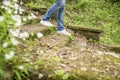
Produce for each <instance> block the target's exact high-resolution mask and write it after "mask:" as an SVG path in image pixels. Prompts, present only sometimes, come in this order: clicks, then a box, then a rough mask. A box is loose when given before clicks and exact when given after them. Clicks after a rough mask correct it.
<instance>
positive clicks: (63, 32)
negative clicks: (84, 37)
mask: <svg viewBox="0 0 120 80" xmlns="http://www.w3.org/2000/svg"><path fill="white" fill-rule="evenodd" d="M57 33H58V34H63V35H68V36H70V35H71V34H70V33H69V32H67V31H66V30H65V29H64V30H62V31H57Z"/></svg>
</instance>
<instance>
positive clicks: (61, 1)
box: [42, 0, 66, 31]
mask: <svg viewBox="0 0 120 80" xmlns="http://www.w3.org/2000/svg"><path fill="white" fill-rule="evenodd" d="M65 2H66V0H56V3H55V4H54V5H53V6H51V7H50V8H49V9H48V11H47V12H46V13H45V15H44V16H43V18H42V20H44V21H48V20H49V19H50V17H51V16H52V15H53V13H54V12H56V11H57V12H58V14H57V31H61V30H64V23H63V19H64V6H65Z"/></svg>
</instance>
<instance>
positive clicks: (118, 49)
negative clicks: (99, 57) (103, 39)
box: [104, 44, 120, 53]
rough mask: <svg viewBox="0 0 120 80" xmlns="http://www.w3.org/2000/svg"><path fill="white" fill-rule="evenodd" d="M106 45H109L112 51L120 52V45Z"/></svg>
mask: <svg viewBox="0 0 120 80" xmlns="http://www.w3.org/2000/svg"><path fill="white" fill-rule="evenodd" d="M104 46H105V47H107V48H108V49H109V50H110V51H114V52H116V53H120V46H119V45H107V44H105V45H104Z"/></svg>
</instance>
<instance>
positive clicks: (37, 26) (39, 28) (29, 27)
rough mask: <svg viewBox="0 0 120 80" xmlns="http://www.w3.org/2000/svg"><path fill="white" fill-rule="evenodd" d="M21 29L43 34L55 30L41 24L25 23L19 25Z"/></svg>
mask: <svg viewBox="0 0 120 80" xmlns="http://www.w3.org/2000/svg"><path fill="white" fill-rule="evenodd" d="M21 31H22V32H24V31H27V32H28V33H37V32H41V33H43V34H44V35H48V34H52V33H54V32H55V31H56V28H55V27H46V26H42V25H41V24H33V25H32V24H30V25H26V26H22V27H21Z"/></svg>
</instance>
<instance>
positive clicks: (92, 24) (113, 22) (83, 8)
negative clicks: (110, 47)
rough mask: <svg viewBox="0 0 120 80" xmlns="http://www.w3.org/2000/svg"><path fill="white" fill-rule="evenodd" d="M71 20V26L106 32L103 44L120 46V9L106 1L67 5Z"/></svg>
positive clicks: (81, 1)
mask: <svg viewBox="0 0 120 80" xmlns="http://www.w3.org/2000/svg"><path fill="white" fill-rule="evenodd" d="M66 9H67V10H68V11H70V13H71V18H69V17H68V18H66V19H68V20H69V21H68V22H69V24H74V25H80V26H81V27H88V28H97V29H101V30H103V31H104V35H103V37H102V39H101V42H103V43H107V44H108V43H109V44H120V40H119V39H120V27H119V26H120V23H119V21H120V14H119V12H120V7H119V6H118V5H116V4H111V3H109V2H105V1H104V0H87V1H85V0H79V1H77V2H75V1H73V2H72V3H70V4H69V3H68V4H67V5H66Z"/></svg>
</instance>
